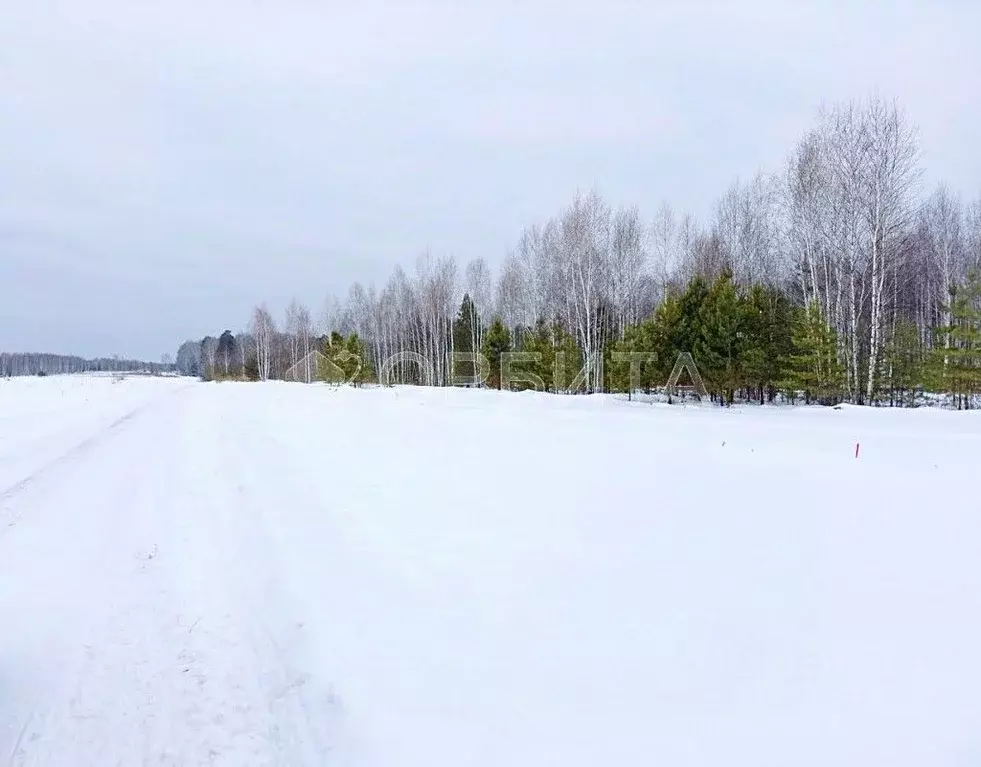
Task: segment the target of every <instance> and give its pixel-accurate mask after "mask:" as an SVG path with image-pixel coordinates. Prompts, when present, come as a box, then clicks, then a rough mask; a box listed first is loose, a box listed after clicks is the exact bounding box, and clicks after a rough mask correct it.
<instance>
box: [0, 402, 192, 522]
mask: <svg viewBox="0 0 981 767" xmlns="http://www.w3.org/2000/svg"><path fill="white" fill-rule="evenodd" d="M187 388H188V387H186V386H185V387H181V388H179V389H175V390H173V391H169V392H167V393H166V394H163V395H161V396H159V397H155V398H154V399H152V400H150V401H149V402H144V403H143V404H142V405H139V406H138V407H136V408H134V409H133V410H131V411H129V412H128V413H125V414H124V415H122V416H120V417H119V418H116V419H115V420H114V421H112V422H111V423H109V424H108V425H107V426H103V427H102V428H100V429H99V430H98V431H96V433H95V434H92V435H91V436H89V437H87V438H85V439H84V440H82V441H81V442H79V443H77V444H75V445H73V446H72V447H70V448H68V449H67V450H66V451H65V452H63V453H62V454H61V455H59V456H58V457H57V458H54V459H53V460H50V461H48V462H47V463H45V464H44V465H43V466H41V468H39V469H36V470H34V471H32V472H31V473H30V474H28V475H27V476H26V477H23V478H22V479H20V480H18V481H17V482H15V483H14V484H12V485H10V486H9V487H7V488H6V489H4V490H2V491H0V514H3V513H4V512H7V513H8V514H7V515H6V519H4V521H5V522H6V527H8V528H9V527H12V526H13V525H15V524H16V522H17V520H18V519H19V515H10V514H9V511H10V509H9V505H10V503H11V502H12V501H13V500H15V499H16V498H17V496H19V495H21V494H22V493H24V492H25V491H27V490H28V489H30V488H31V487H32V486H34V485H36V484H37V483H38V482H39V481H41V480H46V479H49V478H50V477H51V475H54V474H56V473H57V472H58V471H59V470H61V469H63V468H65V466H66V465H69V464H71V463H73V462H74V461H76V460H78V459H80V458H82V457H83V456H85V455H86V454H87V453H89V452H91V451H92V450H93V449H94V448H96V447H98V446H99V445H101V444H102V443H103V442H105V440H107V439H110V438H111V437H112V436H113V435H114V434H116V433H117V432H119V431H120V430H121V429H122V428H123V427H125V426H126V425H127V424H129V423H131V422H132V421H134V420H135V419H136V418H137V417H139V416H140V415H142V414H144V413H146V412H147V411H149V410H152V409H153V408H155V407H157V406H158V405H159V404H160V403H161V401H163V400H166V399H168V398H169V397H172V396H175V395H177V394H179V393H180V392H183V391H186V390H187ZM0 518H3V517H0ZM0 534H2V529H0Z"/></svg>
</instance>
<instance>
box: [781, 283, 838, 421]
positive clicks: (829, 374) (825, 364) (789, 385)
mask: <svg viewBox="0 0 981 767" xmlns="http://www.w3.org/2000/svg"><path fill="white" fill-rule="evenodd" d="M791 340H792V343H793V352H792V354H791V355H790V359H789V364H788V366H787V372H786V375H785V378H784V380H783V382H782V388H784V389H786V390H787V392H788V394H789V395H790V397H791V399H793V398H794V397H795V396H796V394H797V392H801V391H802V392H804V401H805V402H807V403H810V402H811V401H817V402H820V403H821V404H826V405H827V404H835V403H837V402H839V401H840V400H841V395H842V388H843V386H844V370H843V369H842V366H841V363H840V362H839V360H838V342H837V336H836V334H835V332H834V329H833V328H832V327H831V326H830V325H828V323H827V321H826V320H825V319H824V316H823V315H822V314H821V308H820V306H819V305H818V303H817V302H816V301H814V302H812V303H811V304H810V305H809V306H807V307H806V308H804V309H798V310H797V311H796V312H795V315H794V321H793V331H792V334H791Z"/></svg>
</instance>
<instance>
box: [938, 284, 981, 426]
mask: <svg viewBox="0 0 981 767" xmlns="http://www.w3.org/2000/svg"><path fill="white" fill-rule="evenodd" d="M950 315H951V321H950V325H949V326H947V327H940V328H936V329H935V331H934V350H933V353H932V355H931V364H930V369H931V373H932V375H931V376H930V378H931V382H932V383H933V384H934V385H935V386H936V388H938V389H939V390H942V391H946V392H947V393H949V394H950V395H951V398H952V399H953V401H954V404H955V406H956V407H957V409H958V410H961V409H968V408H970V407H972V406H973V403H974V399H975V396H976V395H977V394H978V393H979V392H981V272H979V271H978V270H971V272H970V273H969V274H968V277H967V281H966V282H965V283H964V284H963V285H961V286H958V287H955V288H954V289H953V290H952V291H951V303H950Z"/></svg>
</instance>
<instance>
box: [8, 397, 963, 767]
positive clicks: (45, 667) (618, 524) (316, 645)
mask: <svg viewBox="0 0 981 767" xmlns="http://www.w3.org/2000/svg"><path fill="white" fill-rule="evenodd" d="M73 380H74V383H70V384H66V383H64V382H65V381H69V382H71V381H73ZM4 387H7V388H6V389H5V388H4ZM18 387H19V388H18ZM0 429H2V432H0V765H4V766H6V765H18V766H19V765H59V766H60V765H123V766H125V767H129V766H130V765H142V764H147V765H150V764H152V765H203V764H220V765H243V766H253V765H265V764H277V765H291V766H298V765H321V764H324V765H355V766H357V767H361V766H362V765H365V766H367V765H370V766H372V767H375V766H381V765H386V766H387V765H392V766H393V767H415V766H416V765H419V767H422V765H426V767H440V766H442V765H446V766H447V767H461V766H464V765H466V766H469V765H473V766H475V767H484V766H485V765H486V766H488V767H489V766H490V765H495V766H496V765H509V767H510V766H522V767H523V766H524V765H528V766H529V767H530V766H531V765H536V767H539V766H540V765H543V764H562V765H566V766H576V765H600V764H610V765H614V764H616V765H627V764H655V763H662V764H672V765H718V764H732V765H774V766H775V765H786V764H795V765H815V766H816V765H827V764H844V765H852V764H854V765H862V766H863V767H864V766H865V765H879V764H889V765H922V764H935V765H974V764H978V763H979V762H981V735H979V734H978V728H977V723H978V722H979V721H981V702H979V698H978V696H977V694H976V691H977V689H978V686H979V683H981V658H979V654H978V653H977V650H976V648H977V647H978V646H981V565H979V564H978V562H979V559H978V552H979V549H978V541H979V539H981V536H979V533H981V515H979V511H981V504H979V503H978V500H977V497H978V496H977V492H976V490H975V489H974V484H975V483H974V482H973V477H974V476H975V475H976V471H977V468H976V467H977V460H978V457H979V456H981V419H979V418H978V417H976V416H975V415H974V414H954V413H941V412H920V411H917V412H884V411H871V410H858V409H845V410H842V411H830V410H821V409H813V410H762V411H761V410H756V409H746V410H733V411H728V412H716V411H714V410H692V409H689V410H682V409H679V408H663V407H650V406H646V405H637V404H627V403H623V402H618V401H614V400H611V399H603V398H589V399H587V398H547V397H544V398H543V397H538V396H536V395H510V396H509V395H498V394H496V393H492V392H470V391H436V390H422V391H413V390H407V389H402V390H378V391H360V392H356V391H350V390H339V391H335V390H330V389H326V388H320V387H303V386H290V385H275V384H272V385H268V386H266V385H226V384H223V385H204V384H196V383H188V382H186V381H180V380H158V381H142V380H128V381H126V382H123V383H121V384H110V383H109V382H108V381H99V380H91V381H84V382H83V383H82V384H79V383H78V379H62V380H61V382H59V381H47V382H38V381H28V382H17V381H14V382H0ZM859 440H860V441H861V443H862V457H861V458H860V459H859V460H857V461H856V460H855V458H854V453H853V448H854V443H855V442H856V441H859ZM788 499H793V500H792V502H790V503H788Z"/></svg>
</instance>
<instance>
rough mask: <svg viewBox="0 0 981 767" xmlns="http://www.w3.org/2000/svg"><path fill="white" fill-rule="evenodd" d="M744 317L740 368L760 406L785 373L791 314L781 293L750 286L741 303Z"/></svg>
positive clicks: (771, 395) (770, 398)
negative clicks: (743, 341)
mask: <svg viewBox="0 0 981 767" xmlns="http://www.w3.org/2000/svg"><path fill="white" fill-rule="evenodd" d="M743 312H744V315H745V323H744V332H745V334H746V340H745V344H744V348H743V368H744V375H745V381H746V384H747V385H748V386H749V387H751V388H753V389H754V390H755V393H756V395H757V396H758V398H759V402H760V404H761V405H762V404H764V403H765V402H772V401H773V400H774V398H775V397H776V393H777V388H778V385H779V382H780V381H782V380H783V379H784V378H785V376H786V372H787V365H788V364H789V361H790V355H791V353H792V351H793V340H792V338H791V326H792V317H793V312H792V311H791V306H790V301H789V300H788V299H787V296H786V295H785V294H784V293H783V291H781V290H779V289H778V288H774V287H765V286H763V285H754V286H753V287H752V288H751V289H750V291H749V293H748V295H747V296H746V297H745V298H744V300H743Z"/></svg>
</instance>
